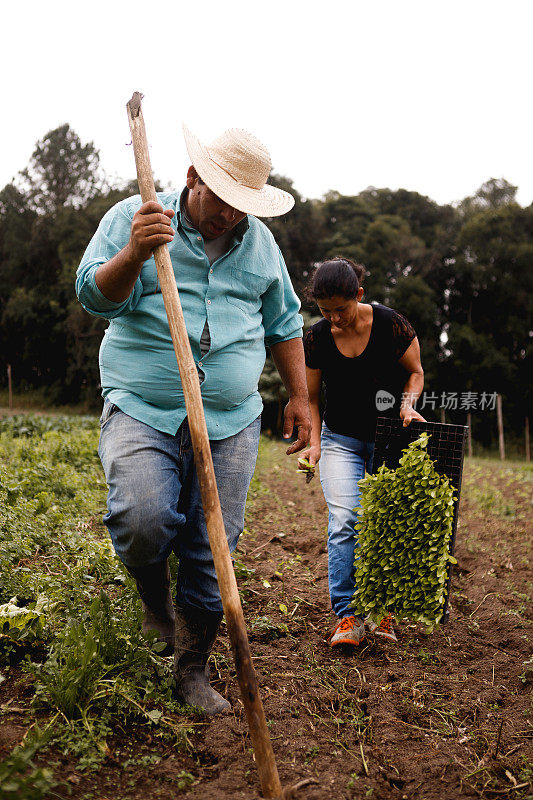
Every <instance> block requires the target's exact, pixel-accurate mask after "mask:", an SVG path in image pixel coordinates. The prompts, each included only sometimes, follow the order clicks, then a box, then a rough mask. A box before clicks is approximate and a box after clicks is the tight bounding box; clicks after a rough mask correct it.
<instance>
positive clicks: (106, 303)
mask: <svg viewBox="0 0 533 800" xmlns="http://www.w3.org/2000/svg"><path fill="white" fill-rule="evenodd" d="M132 217H133V213H131V208H130V202H129V201H122V202H120V203H117V205H116V206H113V208H111V209H110V210H109V211H108V212H107V213H106V214H105V215H104V217H103V218H102V221H101V222H100V225H99V226H98V230H97V231H96V233H95V234H94V236H93V238H92V239H91V241H90V242H89V245H88V247H87V249H86V251H85V253H84V254H83V258H82V260H81V263H80V266H79V267H78V271H77V273H76V294H77V296H78V299H79V301H80V303H81V304H82V306H83V307H84V308H85V310H86V311H88V312H89V313H90V314H94V315H95V316H97V317H105V318H106V319H113V318H114V317H119V316H121V315H122V314H126V313H128V312H129V311H132V310H133V309H134V308H135V306H136V305H137V303H138V301H139V298H140V297H141V294H142V283H141V281H140V279H139V278H138V279H137V281H136V282H135V286H134V287H133V291H132V293H131V294H130V296H129V297H128V298H127V299H126V300H124V301H123V302H122V303H115V302H113V301H112V300H108V298H107V297H105V296H104V295H103V294H102V292H101V291H100V289H99V288H98V286H97V285H96V278H95V275H96V270H97V269H98V267H100V266H101V265H102V264H105V263H106V262H107V261H109V260H110V259H111V258H113V256H115V255H116V254H117V253H118V252H120V250H122V248H123V247H125V246H126V244H127V243H128V240H129V238H130V230H131V220H132Z"/></svg>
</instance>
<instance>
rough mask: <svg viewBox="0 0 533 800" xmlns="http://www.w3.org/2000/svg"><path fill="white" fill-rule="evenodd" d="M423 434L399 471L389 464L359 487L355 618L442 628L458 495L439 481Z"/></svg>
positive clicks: (441, 478) (407, 451)
mask: <svg viewBox="0 0 533 800" xmlns="http://www.w3.org/2000/svg"><path fill="white" fill-rule="evenodd" d="M428 438H429V437H428V435H427V434H426V433H423V434H422V435H421V436H420V437H419V438H418V439H417V440H416V441H414V442H412V443H411V444H410V445H409V446H408V447H407V448H406V449H405V450H404V451H403V456H402V457H401V459H400V463H399V466H398V468H397V469H396V470H391V469H389V468H388V467H387V466H385V464H383V465H382V466H381V467H380V468H379V469H378V471H377V472H376V473H375V474H374V475H368V476H367V477H366V478H364V479H363V480H362V481H360V482H359V486H360V487H361V509H360V511H359V514H360V516H359V519H358V521H357V522H356V525H355V529H356V531H358V533H359V544H360V547H359V548H358V550H357V552H356V560H355V583H356V590H355V593H354V597H353V602H352V606H353V608H354V609H355V613H357V614H359V615H361V616H366V615H369V616H370V617H371V618H372V619H374V620H375V621H376V622H379V621H380V620H381V619H382V618H383V616H385V614H387V613H389V612H392V613H393V614H394V615H395V616H396V617H397V618H399V619H402V618H407V619H410V620H412V621H421V622H424V623H425V624H426V625H427V627H428V628H429V629H431V628H432V627H433V626H434V625H435V624H437V623H438V622H439V621H440V619H441V617H442V612H443V608H444V603H445V591H446V580H447V574H448V563H450V562H451V563H456V560H455V558H453V556H451V555H450V554H449V544H450V538H451V533H452V524H453V504H454V489H453V487H452V486H451V484H450V481H449V479H448V478H447V477H444V476H442V475H439V474H438V473H437V471H436V470H435V466H434V464H433V462H432V460H431V459H430V457H429V455H428V453H427V443H428Z"/></svg>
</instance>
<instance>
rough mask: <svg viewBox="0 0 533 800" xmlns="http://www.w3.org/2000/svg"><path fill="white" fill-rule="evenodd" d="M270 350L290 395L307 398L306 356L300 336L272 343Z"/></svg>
mask: <svg viewBox="0 0 533 800" xmlns="http://www.w3.org/2000/svg"><path fill="white" fill-rule="evenodd" d="M270 352H271V353H272V358H273V359H274V364H275V365H276V369H277V370H278V372H279V374H280V377H281V380H282V381H283V385H284V386H285V388H286V390H287V393H288V395H289V397H304V398H306V399H307V382H306V380H305V357H304V348H303V342H302V339H301V338H300V337H298V338H296V339H288V340H287V341H286V342H277V343H276V344H273V345H271V347H270Z"/></svg>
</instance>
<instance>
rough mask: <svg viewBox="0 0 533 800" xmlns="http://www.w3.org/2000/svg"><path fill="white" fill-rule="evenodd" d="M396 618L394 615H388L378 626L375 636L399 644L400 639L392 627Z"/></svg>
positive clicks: (375, 629)
mask: <svg viewBox="0 0 533 800" xmlns="http://www.w3.org/2000/svg"><path fill="white" fill-rule="evenodd" d="M393 619H394V617H393V616H392V614H387V616H386V617H383V619H382V620H381V622H380V623H379V625H376V627H375V628H374V634H375V636H383V637H384V638H385V639H389V641H391V642H397V641H398V637H397V636H396V633H395V631H394V628H393V626H392V620H393Z"/></svg>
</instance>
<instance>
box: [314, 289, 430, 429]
mask: <svg viewBox="0 0 533 800" xmlns="http://www.w3.org/2000/svg"><path fill="white" fill-rule="evenodd" d="M372 308H373V309H374V316H373V320H372V328H371V331H370V339H369V340H368V344H367V346H366V347H365V349H364V350H363V352H362V353H361V354H360V355H358V356H355V357H354V358H350V357H348V356H343V355H342V353H341V352H340V350H339V349H338V348H337V345H336V344H335V340H334V338H333V336H332V334H331V325H330V323H329V322H328V321H327V320H326V319H321V320H320V321H319V322H316V323H315V324H314V325H313V326H312V327H311V328H309V330H308V331H307V332H306V334H305V336H304V347H305V363H306V364H307V366H308V367H310V368H311V369H320V370H322V380H323V382H324V385H325V388H326V408H325V412H324V421H325V423H326V425H327V426H328V428H329V429H330V430H331V431H333V433H339V434H341V435H342V436H351V437H353V438H355V439H362V440H363V441H367V442H372V441H374V439H375V431H376V420H377V417H378V416H398V414H399V410H400V401H401V396H402V392H403V389H404V386H405V383H406V381H407V377H408V373H407V370H405V369H404V368H403V367H402V365H401V364H399V363H398V360H399V359H400V358H401V357H402V356H403V354H404V353H405V351H406V350H407V348H408V347H409V345H410V344H411V342H412V341H413V339H414V338H415V336H416V333H415V331H414V329H413V327H412V325H411V324H410V323H409V322H408V321H407V320H406V318H405V317H403V316H402V315H401V314H399V313H398V312H397V311H394V310H393V309H392V308H387V306H382V305H379V304H372ZM393 401H394V402H393Z"/></svg>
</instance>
